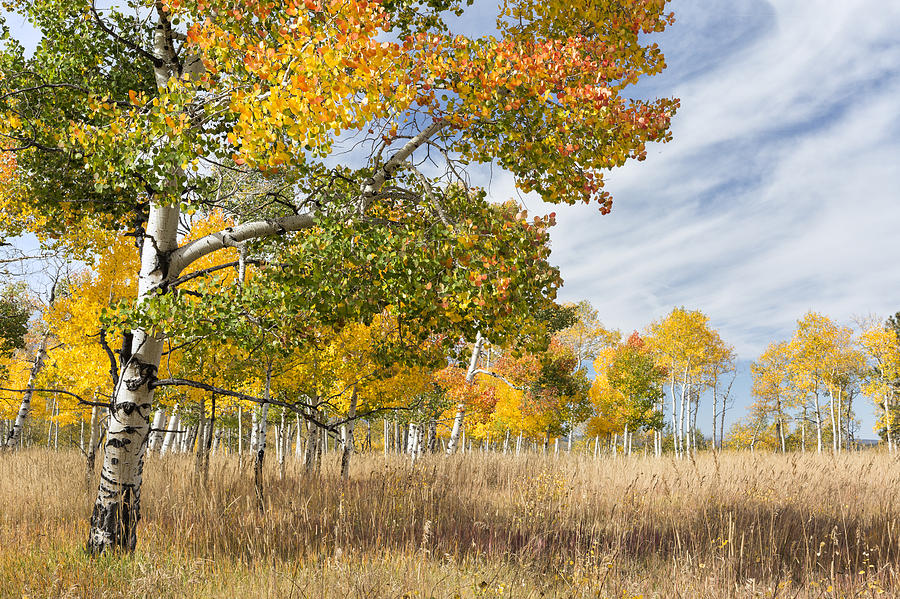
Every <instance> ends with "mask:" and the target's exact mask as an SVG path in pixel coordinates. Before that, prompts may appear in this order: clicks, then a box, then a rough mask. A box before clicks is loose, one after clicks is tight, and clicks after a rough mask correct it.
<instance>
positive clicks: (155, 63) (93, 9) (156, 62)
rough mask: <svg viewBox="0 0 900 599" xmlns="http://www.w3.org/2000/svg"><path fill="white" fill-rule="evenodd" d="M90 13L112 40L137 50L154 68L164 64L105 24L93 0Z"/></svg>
mask: <svg viewBox="0 0 900 599" xmlns="http://www.w3.org/2000/svg"><path fill="white" fill-rule="evenodd" d="M91 13H92V14H93V15H94V20H95V21H96V22H97V26H98V27H99V28H100V29H102V30H103V31H104V32H105V33H106V34H107V35H109V36H110V37H111V38H113V39H114V40H116V41H117V42H119V43H120V44H122V45H123V46H126V47H128V48H131V49H132V50H134V51H135V52H137V53H138V54H140V55H141V56H143V57H144V58H146V59H147V60H149V61H150V62H151V63H152V64H153V66H154V67H156V68H160V67H162V66H163V65H164V64H165V63H164V62H163V60H162V59H161V58H159V57H157V56H154V55H153V54H151V53H150V52H148V51H147V50H145V49H144V48H142V47H141V46H139V45H137V44H136V43H134V42H133V41H131V40H129V39H126V38H124V37H122V36H121V35H119V34H118V33H116V32H115V31H113V29H112V27H109V26H107V24H106V23H104V22H103V19H102V18H101V17H100V13H99V12H97V5H96V2H94V0H91Z"/></svg>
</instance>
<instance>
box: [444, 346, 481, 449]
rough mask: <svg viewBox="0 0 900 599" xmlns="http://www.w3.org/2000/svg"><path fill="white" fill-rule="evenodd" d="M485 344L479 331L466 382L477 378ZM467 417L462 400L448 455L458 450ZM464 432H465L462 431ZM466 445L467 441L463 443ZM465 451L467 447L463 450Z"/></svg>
mask: <svg viewBox="0 0 900 599" xmlns="http://www.w3.org/2000/svg"><path fill="white" fill-rule="evenodd" d="M483 345H484V337H482V336H481V333H480V332H479V333H478V334H477V335H475V346H474V347H473V348H472V357H471V358H470V359H469V369H468V370H467V371H466V384H467V385H471V384H472V382H473V381H474V380H475V370H476V369H477V368H478V356H479V355H481V348H482V346H483ZM465 417H466V405H465V404H464V403H462V402H460V404H459V405H458V406H457V408H456V417H455V418H454V419H453V429H452V430H451V431H450V441H449V442H448V443H447V455H452V454H453V453H454V452H455V451H456V444H457V442H458V441H459V436H460V433H461V432H462V431H463V419H464V418H465ZM462 434H465V433H464V432H462ZM463 447H465V443H463ZM463 451H465V449H464V450H463Z"/></svg>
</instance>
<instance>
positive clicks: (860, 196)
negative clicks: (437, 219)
mask: <svg viewBox="0 0 900 599" xmlns="http://www.w3.org/2000/svg"><path fill="white" fill-rule="evenodd" d="M671 9H672V10H673V11H674V12H675V14H676V18H677V22H676V24H675V25H674V26H673V27H672V28H671V29H670V30H669V31H667V32H666V33H665V34H663V35H661V36H657V41H658V42H659V43H660V45H661V46H662V48H663V50H664V51H665V53H666V57H667V62H668V64H669V68H668V69H667V70H666V71H665V72H664V73H663V74H662V75H659V76H657V77H655V78H653V79H652V80H649V81H647V82H645V83H643V84H642V85H641V86H640V88H639V93H640V94H641V95H643V96H645V97H657V96H673V95H674V96H677V97H679V98H680V99H681V104H682V108H681V109H680V111H679V113H678V115H677V116H676V118H675V120H674V123H673V133H674V141H673V142H672V143H670V144H666V145H659V146H654V147H652V148H651V149H650V152H649V157H648V159H647V160H646V161H645V162H642V163H635V164H631V165H628V166H626V167H624V168H622V169H620V170H619V171H616V172H615V173H613V174H611V176H610V177H609V182H608V189H609V190H610V191H611V192H612V193H613V195H614V197H615V205H614V208H613V212H612V214H611V215H609V216H601V215H600V214H599V212H598V211H597V210H596V208H594V207H584V206H576V207H567V206H566V207H562V208H555V207H549V206H543V205H542V204H541V203H540V202H539V201H538V200H536V199H534V198H528V197H525V198H522V201H523V202H524V203H525V205H526V206H527V207H528V208H529V209H530V210H531V211H532V212H549V211H550V210H551V209H552V210H555V211H556V212H557V214H558V221H559V225H558V226H557V227H556V230H555V231H554V233H553V248H554V249H553V258H554V261H555V262H556V263H557V264H558V265H559V266H560V268H561V270H562V274H563V277H564V279H565V281H566V285H565V288H564V290H563V292H562V297H563V299H567V300H578V299H582V298H586V299H589V300H590V301H591V302H592V303H593V305H594V306H595V307H596V308H597V309H598V310H599V311H600V313H601V315H602V317H603V318H604V320H605V322H606V323H607V324H608V325H611V326H615V327H618V328H622V329H624V330H626V331H630V330H631V329H638V330H640V329H643V328H644V327H645V326H646V325H647V324H648V323H649V322H650V321H652V320H654V319H657V318H660V317H661V316H664V315H665V314H666V313H668V312H669V311H670V310H671V309H672V307H674V306H677V305H684V306H686V307H688V308H696V309H701V310H703V311H704V312H706V313H707V314H708V315H709V316H710V318H711V321H712V324H713V326H715V327H716V328H717V329H718V330H719V331H720V333H721V335H722V337H723V338H724V339H726V340H727V341H729V342H730V343H732V344H734V345H735V347H736V348H737V351H738V353H739V355H740V357H741V359H742V360H743V361H744V362H743V368H744V369H746V366H747V363H748V361H749V360H752V359H753V358H754V357H756V355H758V354H759V352H760V351H761V350H762V349H763V348H764V347H765V346H766V345H767V344H768V343H769V342H771V341H773V340H776V339H785V338H788V337H789V336H790V335H791V332H792V330H793V328H794V325H795V323H796V320H797V319H798V318H799V317H800V316H801V315H802V314H803V313H804V312H806V311H807V310H816V311H819V312H823V313H826V314H828V315H830V316H831V317H832V318H834V319H836V320H838V321H841V322H843V323H846V324H849V323H850V322H851V320H852V318H853V317H854V316H861V315H868V314H870V313H875V314H878V315H881V316H885V315H887V314H890V313H893V312H895V311H898V310H900V261H898V259H897V254H898V249H900V243H898V241H897V233H896V231H897V230H898V228H900V205H898V201H897V200H898V199H900V197H898V196H900V35H898V33H897V32H898V31H900V2H895V1H887V2H885V1H884V0H817V1H814V2H798V1H797V0H778V1H772V2H766V1H762V0H730V1H729V2H713V1H707V2H699V1H696V0H694V1H692V0H676V1H674V2H672V3H671ZM476 11H477V12H476V13H475V14H474V15H473V17H466V18H465V23H464V25H470V26H475V27H477V26H483V24H485V23H487V24H490V23H492V22H493V15H494V14H495V2H493V1H488V2H478V3H477V4H476ZM10 24H11V25H12V26H13V28H14V30H15V29H16V25H17V23H15V22H12V23H10ZM464 28H468V27H464ZM31 35H32V36H33V35H34V34H31ZM17 37H18V36H17ZM485 172H486V171H485ZM482 183H483V184H484V185H486V186H487V187H488V189H489V191H490V193H491V194H492V195H493V196H494V197H495V198H497V199H504V198H506V197H510V196H515V195H516V194H515V192H514V189H513V186H512V181H511V178H510V177H509V176H508V175H506V174H504V173H502V172H497V171H496V170H494V172H493V174H492V176H491V177H490V178H488V177H487V176H485V177H484V178H483V181H482ZM736 394H737V396H738V404H739V405H738V408H737V409H736V410H735V411H734V412H733V413H734V414H735V415H739V413H740V411H741V410H740V407H741V406H744V405H746V404H747V403H748V401H749V377H748V376H747V375H746V372H745V373H744V375H742V376H741V377H740V378H739V381H738V383H736ZM861 403H862V402H861ZM858 413H859V415H860V416H861V417H862V418H863V427H862V431H861V433H862V435H863V436H871V434H870V431H871V427H872V423H873V418H872V413H871V409H869V408H864V407H863V406H862V405H860V406H859V410H858Z"/></svg>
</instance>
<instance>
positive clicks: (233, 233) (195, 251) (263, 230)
mask: <svg viewBox="0 0 900 599" xmlns="http://www.w3.org/2000/svg"><path fill="white" fill-rule="evenodd" d="M315 222H316V221H315V216H314V215H313V214H311V213H306V214H292V215H291V216H284V217H281V218H275V219H266V220H258V221H254V222H249V223H245V224H243V225H238V226H236V227H228V228H227V229H223V230H222V231H218V232H216V233H210V234H209V235H206V236H205V237H201V238H200V239H197V240H195V241H192V242H191V243H189V244H187V245H185V246H182V247H180V248H178V249H177V250H175V251H174V252H173V253H172V256H171V260H170V262H169V272H170V273H172V275H173V276H177V275H178V274H179V273H181V271H183V270H184V269H185V268H187V267H188V266H190V265H191V264H192V263H193V262H195V261H196V260H199V259H200V258H202V257H203V256H206V255H208V254H211V253H213V252H215V251H217V250H220V249H222V248H225V247H234V246H236V245H238V244H240V243H242V242H244V241H247V240H248V239H256V238H258V237H266V236H268V235H278V234H281V233H286V232H288V231H299V230H301V229H307V228H309V227H311V226H313V225H314V224H315Z"/></svg>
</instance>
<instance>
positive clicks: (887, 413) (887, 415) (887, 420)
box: [884, 394, 894, 453]
mask: <svg viewBox="0 0 900 599" xmlns="http://www.w3.org/2000/svg"><path fill="white" fill-rule="evenodd" d="M889 398H890V394H887V395H885V398H884V426H885V435H886V436H887V443H888V453H894V437H893V435H892V434H891V428H892V426H893V424H894V423H893V422H892V420H891V404H890V399H889Z"/></svg>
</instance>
